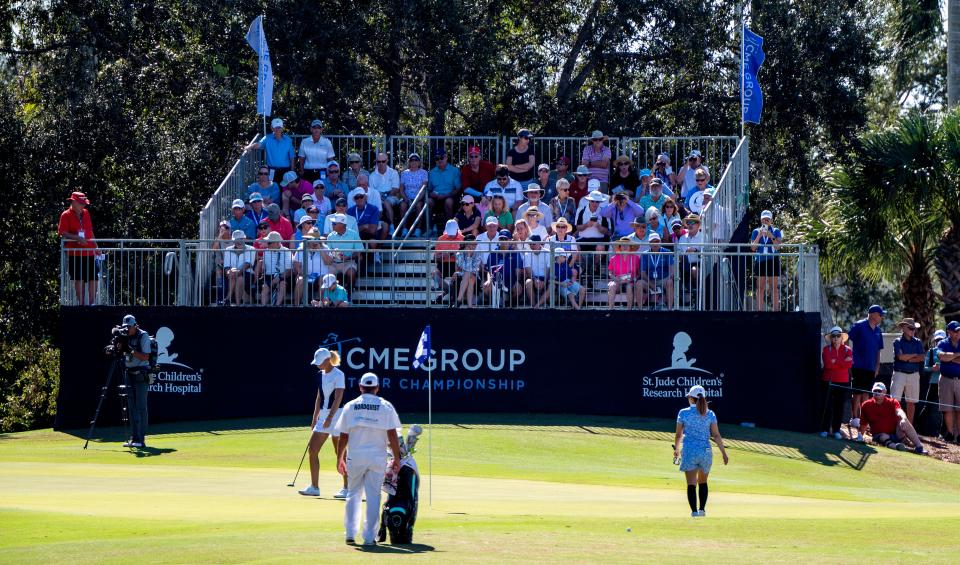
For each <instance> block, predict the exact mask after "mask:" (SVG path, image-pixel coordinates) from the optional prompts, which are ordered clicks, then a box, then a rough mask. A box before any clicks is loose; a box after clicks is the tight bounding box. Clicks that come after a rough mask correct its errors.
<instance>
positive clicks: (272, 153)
mask: <svg viewBox="0 0 960 565" xmlns="http://www.w3.org/2000/svg"><path fill="white" fill-rule="evenodd" d="M270 129H271V133H268V134H267V135H264V136H263V137H261V138H260V140H259V141H255V142H253V143H251V144H250V145H248V146H247V147H246V148H245V149H244V152H246V151H252V150H255V149H263V152H264V154H265V156H266V159H265V164H266V165H267V167H268V168H269V169H270V174H269V175H268V176H269V179H270V180H272V181H276V180H277V179H279V178H281V177H283V174H284V173H286V172H287V171H292V170H293V168H294V166H295V164H296V158H297V154H296V153H295V152H294V150H293V139H291V138H290V136H289V135H287V134H285V133H283V120H281V119H280V118H274V119H272V120H271V121H270ZM261 192H262V191H261Z"/></svg>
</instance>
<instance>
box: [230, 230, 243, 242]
mask: <svg viewBox="0 0 960 565" xmlns="http://www.w3.org/2000/svg"><path fill="white" fill-rule="evenodd" d="M246 238H247V234H246V232H244V231H243V230H233V233H232V234H230V239H232V240H234V241H236V240H238V239H246Z"/></svg>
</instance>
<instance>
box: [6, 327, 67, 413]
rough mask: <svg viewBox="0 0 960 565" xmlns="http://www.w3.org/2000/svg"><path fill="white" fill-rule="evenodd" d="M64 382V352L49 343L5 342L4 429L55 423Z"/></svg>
mask: <svg viewBox="0 0 960 565" xmlns="http://www.w3.org/2000/svg"><path fill="white" fill-rule="evenodd" d="M59 382H60V351H59V350H58V349H56V348H55V347H53V346H52V345H50V344H49V343H46V342H42V343H37V342H35V341H22V342H19V343H9V342H8V343H5V344H4V347H3V348H2V349H0V391H2V392H3V396H2V397H0V399H2V402H0V432H16V431H20V430H29V429H33V428H44V427H48V426H50V425H52V424H53V417H54V416H55V415H56V400H57V390H58V388H59Z"/></svg>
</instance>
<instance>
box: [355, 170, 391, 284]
mask: <svg viewBox="0 0 960 565" xmlns="http://www.w3.org/2000/svg"><path fill="white" fill-rule="evenodd" d="M350 199H351V200H353V206H351V207H349V208H347V215H349V216H353V217H354V218H356V219H357V231H358V232H359V233H360V239H362V240H364V241H367V240H371V239H380V240H383V239H386V237H387V233H386V229H385V228H384V225H385V224H384V222H381V221H380V210H379V209H377V207H376V206H374V205H372V204H367V193H366V192H365V191H364V190H363V188H361V187H357V188H355V189H353V190H352V191H351V192H350ZM369 246H370V249H377V247H379V244H378V243H376V242H370V243H369ZM366 259H367V255H366V254H362V255H361V256H360V267H361V270H362V269H363V264H364V261H365V260H366ZM373 260H374V262H376V263H379V262H380V261H381V259H380V254H379V253H377V252H374V253H373Z"/></svg>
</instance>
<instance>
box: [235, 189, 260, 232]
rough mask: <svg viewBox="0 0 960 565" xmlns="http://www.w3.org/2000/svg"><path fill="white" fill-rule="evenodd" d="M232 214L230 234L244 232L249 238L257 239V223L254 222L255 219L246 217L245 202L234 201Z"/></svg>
mask: <svg viewBox="0 0 960 565" xmlns="http://www.w3.org/2000/svg"><path fill="white" fill-rule="evenodd" d="M231 212H232V214H233V215H232V216H231V217H230V233H233V232H235V231H237V230H243V233H245V234H247V237H248V238H250V239H257V223H256V222H254V221H253V218H251V217H250V216H247V215H246V211H245V210H244V206H243V200H240V199H239V198H237V199H236V200H234V201H233V207H232V210H231Z"/></svg>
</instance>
